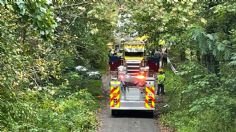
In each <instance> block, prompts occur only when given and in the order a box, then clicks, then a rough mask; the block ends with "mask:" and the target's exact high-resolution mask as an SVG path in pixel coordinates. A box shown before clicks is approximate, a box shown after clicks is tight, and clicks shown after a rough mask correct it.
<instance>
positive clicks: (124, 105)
mask: <svg viewBox="0 0 236 132" xmlns="http://www.w3.org/2000/svg"><path fill="white" fill-rule="evenodd" d="M144 103H145V102H144V101H125V100H121V103H120V104H121V105H120V107H119V108H111V109H112V110H155V108H149V109H148V108H146V107H145V106H144Z"/></svg>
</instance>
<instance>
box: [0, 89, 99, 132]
mask: <svg viewBox="0 0 236 132" xmlns="http://www.w3.org/2000/svg"><path fill="white" fill-rule="evenodd" d="M16 98H17V100H15V101H14V102H13V101H12V102H11V101H9V102H5V103H3V102H1V111H0V115H1V119H0V122H1V124H0V129H1V130H2V131H59V132H60V131H61V132H64V131H91V130H95V128H96V126H97V119H96V115H95V113H94V110H95V109H96V108H97V105H96V102H95V98H94V97H93V96H92V95H91V94H90V93H89V92H88V91H87V90H85V89H84V90H80V91H79V92H75V93H73V94H71V95H70V96H67V97H65V98H53V96H52V95H50V94H48V93H44V94H42V93H40V92H39V91H29V92H27V94H24V95H23V96H20V95H18V97H16ZM3 104H4V105H3ZM6 111H7V112H6Z"/></svg>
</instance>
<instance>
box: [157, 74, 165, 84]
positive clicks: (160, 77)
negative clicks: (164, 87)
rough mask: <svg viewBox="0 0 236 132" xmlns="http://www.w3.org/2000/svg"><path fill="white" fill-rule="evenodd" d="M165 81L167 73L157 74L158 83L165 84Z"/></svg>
mask: <svg viewBox="0 0 236 132" xmlns="http://www.w3.org/2000/svg"><path fill="white" fill-rule="evenodd" d="M164 82H165V75H164V74H160V75H158V76H157V83H158V84H163V83H164Z"/></svg>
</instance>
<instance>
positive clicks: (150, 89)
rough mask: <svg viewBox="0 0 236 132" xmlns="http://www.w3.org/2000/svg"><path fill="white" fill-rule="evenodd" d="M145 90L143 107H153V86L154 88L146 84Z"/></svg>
mask: <svg viewBox="0 0 236 132" xmlns="http://www.w3.org/2000/svg"><path fill="white" fill-rule="evenodd" d="M145 92H146V97H145V107H146V108H147V109H150V108H155V88H154V86H151V87H148V86H146V88H145ZM149 100H150V101H151V102H149Z"/></svg>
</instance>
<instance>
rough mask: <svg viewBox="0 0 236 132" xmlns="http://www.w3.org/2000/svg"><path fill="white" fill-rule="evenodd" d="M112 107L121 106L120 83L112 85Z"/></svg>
mask: <svg viewBox="0 0 236 132" xmlns="http://www.w3.org/2000/svg"><path fill="white" fill-rule="evenodd" d="M116 85H117V84H116ZM110 107H114V108H119V107H120V85H117V86H111V89H110Z"/></svg>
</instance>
